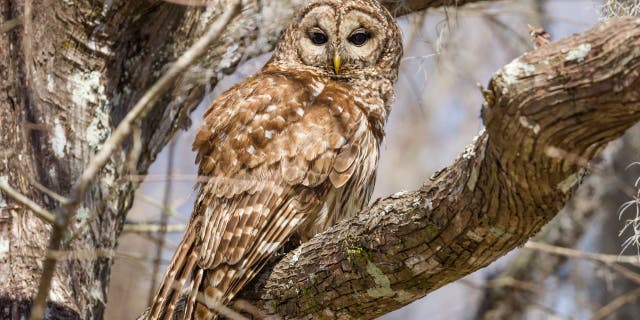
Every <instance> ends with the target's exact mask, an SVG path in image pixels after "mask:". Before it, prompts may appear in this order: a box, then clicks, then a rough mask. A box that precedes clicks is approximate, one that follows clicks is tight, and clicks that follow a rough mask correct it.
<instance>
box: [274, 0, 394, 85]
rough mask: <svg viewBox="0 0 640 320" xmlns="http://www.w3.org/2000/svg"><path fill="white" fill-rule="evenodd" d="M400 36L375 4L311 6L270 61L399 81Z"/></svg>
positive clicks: (316, 2)
mask: <svg viewBox="0 0 640 320" xmlns="http://www.w3.org/2000/svg"><path fill="white" fill-rule="evenodd" d="M401 56H402V35H401V33H400V28H398V25H397V24H396V22H395V20H394V19H393V17H392V16H391V14H389V12H388V11H387V9H385V8H384V7H383V6H382V5H380V3H379V2H378V1H377V0H312V1H311V2H310V3H309V4H308V5H307V6H306V7H304V8H303V9H302V10H301V11H300V13H299V14H298V16H297V18H296V21H294V22H293V23H292V24H291V25H290V26H289V27H288V28H287V29H286V30H285V32H284V34H283V35H282V38H281V39H280V42H279V43H278V46H277V48H276V51H275V52H274V55H273V58H272V60H273V61H275V62H277V63H279V64H283V65H285V66H292V67H295V68H300V67H304V69H309V68H310V69H313V71H314V72H316V73H319V74H321V75H326V76H332V77H333V76H337V77H340V78H347V79H348V78H349V77H353V76H361V75H369V76H380V77H383V78H387V79H390V80H392V81H395V80H396V78H397V75H398V65H399V63H400V58H401Z"/></svg>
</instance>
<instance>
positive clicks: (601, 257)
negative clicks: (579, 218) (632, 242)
mask: <svg viewBox="0 0 640 320" xmlns="http://www.w3.org/2000/svg"><path fill="white" fill-rule="evenodd" d="M524 248H527V249H532V250H536V251H542V252H546V253H552V254H558V255H563V256H566V257H573V258H582V259H589V260H594V261H600V262H603V263H606V264H612V263H628V264H631V265H635V266H640V257H639V256H636V255H628V256H623V255H614V254H602V253H590V252H584V251H580V250H575V249H569V248H563V247H558V246H553V245H550V244H545V243H539V242H534V241H529V242H527V243H526V244H525V245H524Z"/></svg>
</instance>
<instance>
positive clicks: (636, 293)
mask: <svg viewBox="0 0 640 320" xmlns="http://www.w3.org/2000/svg"><path fill="white" fill-rule="evenodd" d="M638 298H640V287H638V288H635V289H633V290H631V291H629V292H627V293H625V294H623V295H621V296H619V297H616V298H615V299H613V300H612V301H611V302H609V303H607V304H606V305H605V306H604V307H602V308H600V309H599V310H598V311H596V313H594V314H593V316H592V317H591V320H600V319H604V318H606V317H608V316H610V315H612V314H613V313H614V312H616V310H618V309H620V308H622V307H623V306H624V305H626V304H629V303H632V302H634V301H635V300H637V299H638Z"/></svg>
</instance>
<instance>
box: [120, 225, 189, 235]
mask: <svg viewBox="0 0 640 320" xmlns="http://www.w3.org/2000/svg"><path fill="white" fill-rule="evenodd" d="M162 228H164V229H165V232H168V233H172V232H184V231H185V230H186V229H187V226H186V225H184V224H168V225H165V226H164V227H163V226H162V225H159V224H125V225H124V227H123V229H122V232H129V233H152V232H160V230H161V229H162Z"/></svg>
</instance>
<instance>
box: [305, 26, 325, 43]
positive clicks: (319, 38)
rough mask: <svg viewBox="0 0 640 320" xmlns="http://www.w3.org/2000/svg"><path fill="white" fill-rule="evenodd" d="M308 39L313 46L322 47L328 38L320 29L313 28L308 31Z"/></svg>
mask: <svg viewBox="0 0 640 320" xmlns="http://www.w3.org/2000/svg"><path fill="white" fill-rule="evenodd" d="M309 39H310V40H311V42H313V44H315V45H318V46H319V45H323V44H325V43H327V41H329V37H327V35H326V34H325V33H324V32H323V31H322V30H320V29H318V28H313V29H311V30H310V31H309Z"/></svg>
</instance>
